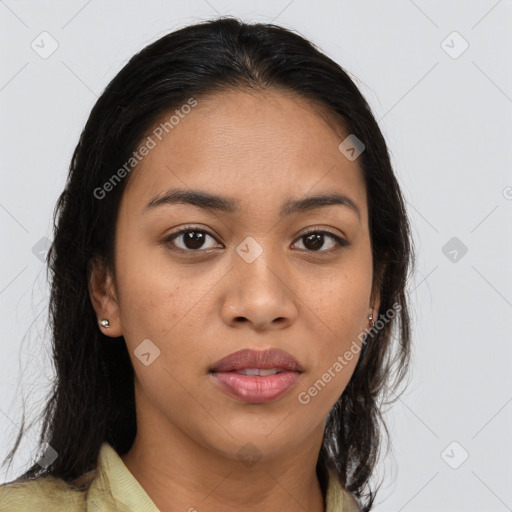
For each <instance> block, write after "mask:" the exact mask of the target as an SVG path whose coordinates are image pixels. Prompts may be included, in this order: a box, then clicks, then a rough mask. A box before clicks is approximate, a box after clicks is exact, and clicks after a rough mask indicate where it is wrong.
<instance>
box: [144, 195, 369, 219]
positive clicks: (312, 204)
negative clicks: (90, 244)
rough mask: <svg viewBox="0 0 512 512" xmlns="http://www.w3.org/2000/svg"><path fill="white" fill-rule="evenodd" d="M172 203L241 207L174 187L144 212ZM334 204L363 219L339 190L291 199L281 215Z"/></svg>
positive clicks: (219, 208)
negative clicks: (346, 208) (344, 207)
mask: <svg viewBox="0 0 512 512" xmlns="http://www.w3.org/2000/svg"><path fill="white" fill-rule="evenodd" d="M172 204H189V205H192V206H197V207H198V208H203V209H205V210H215V211H219V212H224V213H237V212H238V211H239V208H240V202H239V201H237V200H236V199H233V198H230V197H223V196H220V195H217V194H212V193H209V192H204V191H202V190H181V189H176V188H174V189H170V190H168V191H167V192H165V193H164V194H163V195H157V196H155V197H153V199H151V201H149V203H148V204H146V206H145V207H144V208H143V212H146V211H149V210H153V209H155V208H157V207H159V206H163V205H172ZM333 205H340V206H346V207H348V208H349V209H350V210H352V211H353V212H354V213H355V214H356V215H357V216H358V218H359V219H361V211H360V210H359V207H358V206H357V204H356V203H355V202H354V201H353V200H352V199H350V197H348V196H346V195H344V194H339V193H337V192H332V193H329V194H318V195H313V196H307V197H304V198H302V199H289V200H288V201H286V202H285V203H284V204H283V206H282V207H281V211H280V216H281V217H288V216H290V215H293V214H295V213H302V212H307V211H310V210H315V209H317V208H321V207H325V206H333Z"/></svg>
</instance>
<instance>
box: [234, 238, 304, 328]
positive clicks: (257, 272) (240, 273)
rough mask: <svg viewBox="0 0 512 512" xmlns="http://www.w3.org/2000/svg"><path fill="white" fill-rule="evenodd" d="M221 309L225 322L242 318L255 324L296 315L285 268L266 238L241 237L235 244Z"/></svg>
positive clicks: (281, 259)
mask: <svg viewBox="0 0 512 512" xmlns="http://www.w3.org/2000/svg"><path fill="white" fill-rule="evenodd" d="M232 276H233V277H232V282H231V283H230V284H229V290H228V294H227V297H226V299H227V301H226V304H225V306H227V308H226V309H225V311H227V312H228V316H229V318H228V319H227V320H228V321H229V322H233V321H234V320H235V319H240V318H245V319H246V320H248V321H250V322H252V323H253V324H254V325H255V326H256V325H257V326H259V327H261V326H262V325H265V324H269V323H271V322H272V321H274V320H275V319H286V320H291V319H293V317H294V316H295V315H296V311H295V304H294V300H293V293H292V292H291V287H290V284H288V280H289V278H288V272H287V271H286V269H285V266H284V264H283V258H282V257H281V255H280V254H279V251H278V250H276V249H275V248H272V247H271V246H270V239H269V238H267V239H266V240H265V241H264V240H261V239H260V240H259V241H257V240H255V239H254V238H252V237H248V238H247V239H245V240H244V241H243V242H242V243H241V244H239V246H238V247H237V248H236V254H235V255H234V261H233V273H232Z"/></svg>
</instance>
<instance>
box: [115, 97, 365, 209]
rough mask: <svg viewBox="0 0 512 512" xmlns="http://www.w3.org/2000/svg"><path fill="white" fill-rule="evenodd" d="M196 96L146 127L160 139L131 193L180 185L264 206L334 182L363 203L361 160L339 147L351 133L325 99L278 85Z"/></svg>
mask: <svg viewBox="0 0 512 512" xmlns="http://www.w3.org/2000/svg"><path fill="white" fill-rule="evenodd" d="M196 101H197V105H196V106H194V107H193V108H191V109H188V108H187V109H186V110H185V109H184V110H183V111H182V112H181V115H179V116H178V115H176V114H179V113H180V112H179V111H180V109H179V108H177V109H175V110H173V111H170V112H165V113H164V115H162V116H161V117H160V118H159V119H158V120H157V122H155V123H154V126H153V127H152V128H151V130H150V131H149V132H148V134H146V136H149V137H151V138H152V140H153V141H154V143H155V144H154V147H153V148H152V149H151V150H150V151H149V152H148V154H147V156H145V157H144V158H143V159H142V160H141V161H140V162H139V164H138V165H137V167H136V169H135V170H134V172H133V174H132V175H131V176H130V179H129V186H128V188H127V189H126V191H125V194H127V195H128V198H127V200H129V201H130V202H133V201H135V202H137V203H141V202H143V201H144V200H147V199H148V198H149V197H150V196H151V197H152V196H153V195H155V194H158V193H162V192H163V191H165V190H166V189H168V188H171V187H177V186H179V187H181V188H185V189H187V188H194V189H197V188H201V189H203V190H205V189H206V190H209V191H211V192H215V193H226V195H230V196H236V197H238V198H240V199H241V200H242V201H246V202H247V201H248V202H252V203H254V202H257V201H260V206H261V202H262V201H265V203H267V202H271V201H273V200H274V199H276V200H277V197H278V196H279V197H280V198H281V197H282V196H283V195H286V196H290V197H299V196H301V195H304V194H307V193H309V192H311V193H313V192H317V191H318V190H319V189H321V190H322V191H324V192H325V191H326V190H329V189H332V190H336V191H338V192H342V193H347V194H350V195H351V196H352V198H353V199H354V201H357V202H359V204H360V206H361V208H363V209H364V207H365V205H366V193H365V187H364V180H363V177H362V173H361V170H360V168H359V165H358V163H357V161H350V160H348V159H347V158H346V157H345V156H344V155H343V154H342V153H341V152H340V151H339V149H338V146H339V144H340V143H341V142H342V140H343V139H344V137H345V136H346V135H348V133H344V132H343V130H342V128H341V126H338V125H337V124H336V123H334V122H333V121H332V120H331V119H330V118H329V117H328V116H326V115H325V110H322V109H320V107H319V106H316V105H315V104H314V103H312V102H309V101H308V100H306V99H304V98H302V97H300V96H297V95H295V94H293V93H284V92H282V91H276V90H267V91H264V92H254V91H243V90H234V91H223V92H220V93H215V94H213V95H210V96H206V97H204V98H197V100H196ZM176 111H178V112H176ZM184 112H188V113H184ZM173 115H174V117H173V123H169V120H170V118H171V116H173ZM166 122H167V125H166V124H165V123H166ZM165 126H166V127H167V131H166V130H165V129H162V127H165ZM158 127H160V132H163V135H161V140H159V138H158V137H156V136H155V135H154V133H160V132H155V131H154V130H155V129H158ZM167 132H168V133H167ZM144 140H146V139H144ZM317 189H318V190H317ZM228 191H229V194H228V193H227V192H228ZM280 202H282V201H280ZM255 206H257V205H255Z"/></svg>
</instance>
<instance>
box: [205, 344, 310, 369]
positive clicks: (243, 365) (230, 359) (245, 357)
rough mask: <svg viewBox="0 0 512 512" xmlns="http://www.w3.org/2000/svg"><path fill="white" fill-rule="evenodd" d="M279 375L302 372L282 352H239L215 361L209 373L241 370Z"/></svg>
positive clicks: (286, 354)
mask: <svg viewBox="0 0 512 512" xmlns="http://www.w3.org/2000/svg"><path fill="white" fill-rule="evenodd" d="M274 368H275V369H276V370H277V371H278V372H279V373H280V372H284V371H289V372H299V373H302V372H303V371H304V370H303V368H302V366H301V365H300V363H299V362H298V361H297V360H296V359H295V358H293V357H292V356H291V355H290V354H288V353H287V352H285V351H284V350H279V349H270V350H263V351H262V350H249V349H247V350H240V351H239V352H234V353H233V354H230V355H228V356H226V357H224V358H223V359H221V360H220V361H217V362H216V363H215V364H214V365H213V366H212V368H211V369H210V371H211V372H212V373H225V372H239V371H241V370H251V369H260V370H271V369H274Z"/></svg>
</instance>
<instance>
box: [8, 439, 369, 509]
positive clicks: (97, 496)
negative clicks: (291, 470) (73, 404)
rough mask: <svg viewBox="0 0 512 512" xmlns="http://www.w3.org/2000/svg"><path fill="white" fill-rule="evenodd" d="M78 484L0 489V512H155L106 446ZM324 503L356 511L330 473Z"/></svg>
mask: <svg viewBox="0 0 512 512" xmlns="http://www.w3.org/2000/svg"><path fill="white" fill-rule="evenodd" d="M78 481H79V482H80V483H82V484H86V485H84V487H87V488H88V490H83V491H80V490H78V489H74V488H71V487H70V486H69V485H68V484H67V483H66V482H65V481H64V480H61V479H58V478H55V477H53V476H42V477H38V478H35V479H32V480H22V481H18V482H16V481H14V482H11V483H7V484H3V485H0V512H46V511H51V512H159V510H158V508H157V507H156V505H155V504H154V503H153V501H151V498H150V497H149V496H148V495H147V494H146V491H144V489H143V487H142V486H141V485H140V484H139V482H138V481H137V480H136V479H135V477H134V476H133V475H132V474H131V473H130V471H129V470H128V468H127V467H126V466H125V465H124V462H123V461H122V459H121V457H120V456H119V455H118V453H117V452H116V451H115V450H114V448H113V447H112V446H111V445H110V444H109V443H107V442H104V443H103V444H102V445H101V449H100V452H99V455H98V463H97V467H96V469H95V470H92V471H90V472H89V473H86V474H85V475H83V476H82V477H80V478H79V479H78ZM89 482H90V485H89ZM75 485H76V482H75ZM326 502H327V508H326V512H358V511H359V508H358V507H357V504H356V502H355V500H354V498H353V497H352V495H351V494H350V493H349V492H348V491H346V490H344V489H343V487H342V486H341V484H340V483H339V481H338V479H337V478H336V475H335V474H334V473H330V474H329V481H328V486H327V496H326ZM192 510H193V508H192Z"/></svg>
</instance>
